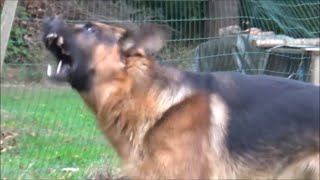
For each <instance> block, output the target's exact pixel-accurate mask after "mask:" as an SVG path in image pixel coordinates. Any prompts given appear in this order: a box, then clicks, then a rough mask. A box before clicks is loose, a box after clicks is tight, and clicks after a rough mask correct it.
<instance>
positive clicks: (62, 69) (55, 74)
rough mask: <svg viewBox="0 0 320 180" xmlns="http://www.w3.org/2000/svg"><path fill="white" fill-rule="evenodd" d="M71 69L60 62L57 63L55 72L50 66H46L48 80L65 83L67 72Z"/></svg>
mask: <svg viewBox="0 0 320 180" xmlns="http://www.w3.org/2000/svg"><path fill="white" fill-rule="evenodd" d="M70 69H71V67H70V65H69V64H66V63H63V62H62V60H61V61H60V62H59V64H58V67H57V68H56V70H54V68H53V67H52V65H50V64H48V66H47V75H48V77H49V78H52V79H55V80H60V81H66V80H67V77H68V74H69V71H70Z"/></svg>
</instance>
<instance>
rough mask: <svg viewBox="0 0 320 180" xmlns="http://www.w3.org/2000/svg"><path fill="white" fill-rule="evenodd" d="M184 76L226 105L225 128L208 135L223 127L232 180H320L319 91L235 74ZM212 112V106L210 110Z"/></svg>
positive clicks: (304, 85)
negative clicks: (309, 179)
mask: <svg viewBox="0 0 320 180" xmlns="http://www.w3.org/2000/svg"><path fill="white" fill-rule="evenodd" d="M186 77H187V78H186V79H185V81H186V83H189V84H190V85H191V86H192V87H193V88H195V89H198V90H203V91H209V92H210V93H211V95H210V96H217V97H220V98H219V100H220V101H222V102H220V103H223V104H224V105H225V110H224V112H223V113H226V112H227V115H225V116H226V118H225V120H224V121H226V122H225V123H223V126H224V127H221V126H217V127H213V128H212V131H219V130H221V128H225V129H224V137H223V138H224V145H225V148H223V149H224V151H225V152H226V154H227V155H226V157H228V158H230V159H229V160H230V161H233V162H235V164H237V165H234V168H235V169H238V170H239V172H238V173H239V174H238V175H236V174H235V175H234V176H233V177H237V176H240V177H241V178H258V177H265V178H302V177H307V176H309V175H310V174H312V177H317V178H319V128H320V126H319V94H320V90H319V87H316V86H313V85H311V84H307V83H302V82H298V81H294V80H288V79H284V78H278V77H271V76H263V75H254V76H253V75H241V74H238V73H212V74H206V73H203V74H197V73H186ZM215 108H217V107H215V106H214V105H213V106H211V111H215ZM218 108H219V107H218ZM211 116H212V115H211ZM211 118H213V120H212V121H213V123H216V122H215V121H216V120H215V118H214V117H211ZM217 129H218V130H217ZM213 133H214V132H213ZM213 146H215V145H213ZM222 147H223V146H222ZM297 166H298V167H297ZM239 167H240V168H239ZM241 169H242V170H241ZM246 169H250V172H249V171H247V170H246ZM236 171H237V170H236ZM240 174H241V175H240ZM223 176H225V177H227V178H228V176H227V175H223ZM231 178H232V176H231Z"/></svg>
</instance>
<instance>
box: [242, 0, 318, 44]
mask: <svg viewBox="0 0 320 180" xmlns="http://www.w3.org/2000/svg"><path fill="white" fill-rule="evenodd" d="M240 2H241V9H240V15H241V17H242V22H248V23H243V24H241V25H242V26H243V28H248V27H259V28H261V29H262V30H265V31H274V32H275V33H276V34H285V35H288V36H291V37H295V38H313V37H319V35H320V23H319V18H320V4H319V1H314V0H278V1H276V0H270V1H265V0H254V1H253V0H241V1H240Z"/></svg>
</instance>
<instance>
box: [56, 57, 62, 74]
mask: <svg viewBox="0 0 320 180" xmlns="http://www.w3.org/2000/svg"><path fill="white" fill-rule="evenodd" d="M61 66H62V60H60V62H59V64H58V68H57V74H59V73H60V70H61Z"/></svg>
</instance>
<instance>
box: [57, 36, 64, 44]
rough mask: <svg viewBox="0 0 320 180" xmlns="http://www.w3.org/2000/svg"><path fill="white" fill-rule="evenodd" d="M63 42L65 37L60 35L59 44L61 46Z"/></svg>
mask: <svg viewBox="0 0 320 180" xmlns="http://www.w3.org/2000/svg"><path fill="white" fill-rule="evenodd" d="M62 44H63V37H62V36H59V38H58V41H57V45H58V46H61V45H62Z"/></svg>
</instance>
